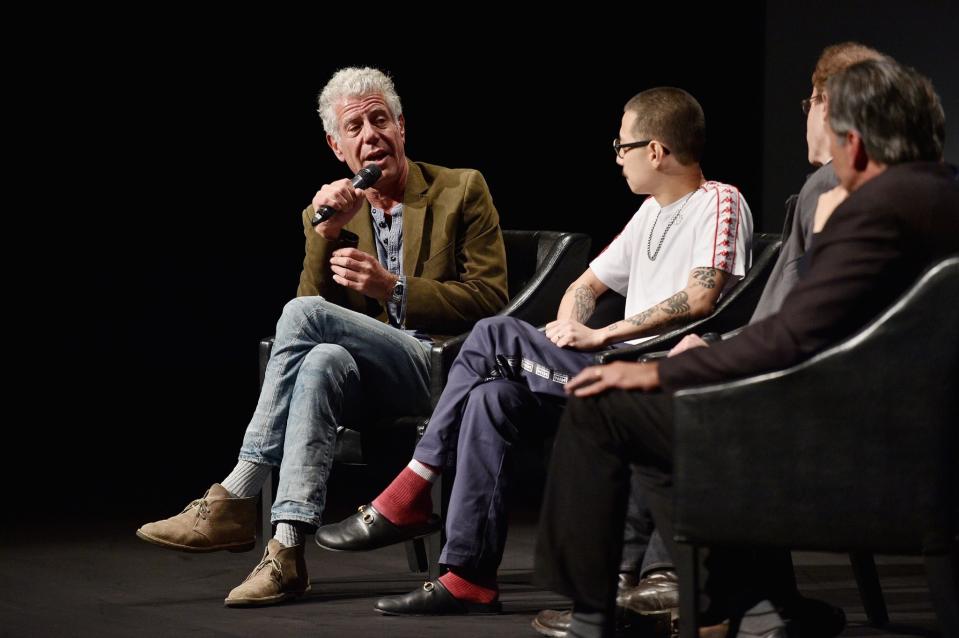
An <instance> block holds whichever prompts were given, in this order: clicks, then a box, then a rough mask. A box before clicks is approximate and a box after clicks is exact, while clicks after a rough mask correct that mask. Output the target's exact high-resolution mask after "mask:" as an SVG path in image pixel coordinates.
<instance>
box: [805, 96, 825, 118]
mask: <svg viewBox="0 0 959 638" xmlns="http://www.w3.org/2000/svg"><path fill="white" fill-rule="evenodd" d="M816 102H822V93H817V94H815V95H813V96H812V97H807V98H806V99H805V100H803V101H802V102H801V104H802V113H803V115H809V109H811V108H812V105H813V104H815V103H816Z"/></svg>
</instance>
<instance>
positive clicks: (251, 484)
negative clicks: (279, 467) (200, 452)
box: [220, 459, 273, 498]
mask: <svg viewBox="0 0 959 638" xmlns="http://www.w3.org/2000/svg"><path fill="white" fill-rule="evenodd" d="M272 471H273V466H272V465H265V464H263V463H252V462H250V461H244V460H242V459H241V460H240V462H239V463H237V464H236V467H235V468H233V471H232V472H230V475H229V476H228V477H226V478H225V479H223V482H222V483H221V484H220V485H222V486H223V487H224V488H225V489H226V491H227V492H229V493H230V494H232V495H233V496H238V497H239V498H247V497H249V496H256V495H257V493H258V492H259V491H260V488H261V487H263V481H265V480H266V477H267V476H269V475H270V472H272Z"/></svg>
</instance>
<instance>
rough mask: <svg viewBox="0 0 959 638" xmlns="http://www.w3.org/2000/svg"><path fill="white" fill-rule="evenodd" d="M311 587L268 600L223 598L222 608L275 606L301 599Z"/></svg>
mask: <svg viewBox="0 0 959 638" xmlns="http://www.w3.org/2000/svg"><path fill="white" fill-rule="evenodd" d="M310 589H311V587H310V586H307V588H306V589H305V590H304V591H301V592H287V593H285V594H280V595H279V596H270V597H269V598H232V599H231V598H225V599H223V606H224V607H266V606H267V605H276V604H278V603H282V602H286V601H288V600H295V599H297V598H302V597H303V596H305V595H307V594H308V593H309V592H310Z"/></svg>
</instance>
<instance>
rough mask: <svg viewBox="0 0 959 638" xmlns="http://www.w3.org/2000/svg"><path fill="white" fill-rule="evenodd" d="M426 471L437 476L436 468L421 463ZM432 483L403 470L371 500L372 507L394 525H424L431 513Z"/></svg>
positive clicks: (408, 469) (408, 470)
mask: <svg viewBox="0 0 959 638" xmlns="http://www.w3.org/2000/svg"><path fill="white" fill-rule="evenodd" d="M421 465H423V466H424V467H425V468H426V469H427V470H429V471H431V472H433V473H436V474H438V473H439V472H438V468H435V467H433V466H431V465H426V464H425V463H421ZM432 486H433V484H432V483H430V482H429V481H427V480H426V479H424V478H423V477H422V476H420V475H419V474H417V473H416V472H414V471H413V470H412V469H410V468H409V467H405V468H403V471H402V472H400V473H399V474H398V475H397V476H396V478H395V479H393V482H392V483H390V485H389V487H387V488H386V489H385V490H383V492H382V493H381V494H380V495H379V496H377V497H376V498H375V499H374V500H373V507H375V508H376V511H378V512H379V513H380V514H382V515H383V516H385V517H386V518H387V519H388V520H389V521H390V522H391V523H393V524H394V525H399V526H401V527H402V526H404V525H416V524H418V523H425V522H426V521H427V520H429V517H430V514H432V513H433V499H432V498H430V488H431V487H432Z"/></svg>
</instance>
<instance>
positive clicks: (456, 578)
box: [440, 567, 499, 603]
mask: <svg viewBox="0 0 959 638" xmlns="http://www.w3.org/2000/svg"><path fill="white" fill-rule="evenodd" d="M440 582H441V583H443V587H446V589H447V590H449V592H450V593H451V594H453V597H454V598H457V599H459V600H467V601H469V602H471V603H491V602H493V601H494V600H496V599H497V598H498V597H499V587H497V586H496V576H487V577H483V576H478V575H477V574H474V573H464V571H463V570H460V569H459V568H456V567H451V568H450V571H448V572H446V573H445V574H443V575H442V576H440Z"/></svg>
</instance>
